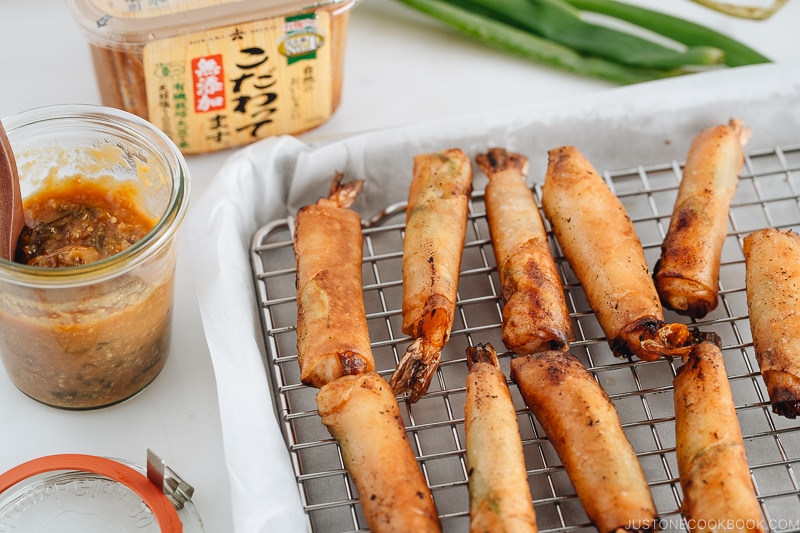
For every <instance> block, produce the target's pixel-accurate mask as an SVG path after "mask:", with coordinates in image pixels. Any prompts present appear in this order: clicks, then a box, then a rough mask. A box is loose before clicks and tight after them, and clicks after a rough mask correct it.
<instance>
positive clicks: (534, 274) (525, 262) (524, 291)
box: [476, 148, 575, 355]
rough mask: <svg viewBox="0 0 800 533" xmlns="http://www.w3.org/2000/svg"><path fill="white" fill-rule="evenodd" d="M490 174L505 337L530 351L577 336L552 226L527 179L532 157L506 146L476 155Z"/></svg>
mask: <svg viewBox="0 0 800 533" xmlns="http://www.w3.org/2000/svg"><path fill="white" fill-rule="evenodd" d="M476 162H477V164H478V166H479V167H480V168H481V170H482V171H483V172H484V173H485V174H486V175H487V177H488V178H489V184H488V185H487V187H486V191H485V201H486V214H487V218H488V221H489V231H490V233H491V237H492V246H493V248H494V253H495V262H496V264H497V272H498V275H499V278H500V285H501V289H502V297H503V304H504V305H503V343H504V344H505V345H506V347H507V348H508V349H509V350H512V351H514V352H516V353H518V354H521V355H526V354H529V353H534V352H537V351H541V350H548V349H550V350H567V349H569V343H570V342H572V341H573V340H574V338H575V337H574V333H573V330H572V321H571V319H570V315H569V309H568V308H567V303H566V299H565V297H564V289H563V287H562V285H561V279H560V276H559V274H558V270H557V268H556V264H555V261H554V260H553V256H552V254H551V252H550V245H549V243H548V241H547V231H546V229H545V227H544V222H543V221H542V217H541V215H540V214H539V208H538V206H537V205H536V199H535V198H534V196H533V192H532V191H531V189H530V187H528V184H527V182H526V177H525V172H526V171H527V167H528V161H527V159H526V158H525V157H524V156H522V155H520V154H516V153H513V152H507V151H506V150H504V149H502V148H493V149H491V150H489V151H488V152H487V153H486V154H480V155H478V156H477V157H476Z"/></svg>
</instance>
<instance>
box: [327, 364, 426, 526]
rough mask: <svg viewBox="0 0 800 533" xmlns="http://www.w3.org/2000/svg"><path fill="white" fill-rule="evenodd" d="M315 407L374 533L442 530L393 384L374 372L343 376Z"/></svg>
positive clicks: (329, 386) (330, 387)
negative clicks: (331, 438) (356, 491)
mask: <svg viewBox="0 0 800 533" xmlns="http://www.w3.org/2000/svg"><path fill="white" fill-rule="evenodd" d="M317 406H318V408H319V414H320V416H321V417H322V423H323V424H325V426H326V427H327V428H328V431H329V432H330V434H331V435H332V436H333V438H335V439H336V442H338V443H339V447H340V448H341V452H342V459H343V460H344V464H345V467H346V468H347V471H348V473H349V474H350V477H351V478H352V479H353V482H354V483H355V485H356V488H357V489H358V494H359V501H360V502H361V507H362V509H363V511H364V517H365V518H366V521H367V524H368V525H369V528H370V531H373V532H375V533H408V532H410V531H414V532H420V533H427V532H439V531H441V526H440V524H439V516H438V512H437V510H436V505H435V504H434V501H433V497H432V496H431V493H430V489H429V488H428V485H427V484H426V482H425V478H424V476H423V475H422V472H421V471H420V469H419V465H418V464H417V461H416V458H415V456H414V453H413V451H412V450H411V447H410V445H409V442H408V437H407V436H406V432H405V426H404V425H403V419H402V417H401V415H400V407H399V406H398V404H397V399H396V398H395V396H394V393H393V392H392V389H391V388H390V387H389V384H388V383H386V381H384V379H383V378H381V377H380V375H379V374H377V373H374V372H371V373H368V374H362V375H360V376H345V377H342V378H339V379H337V380H335V381H333V382H331V383H329V384H327V385H325V386H324V387H322V389H320V391H319V393H318V394H317Z"/></svg>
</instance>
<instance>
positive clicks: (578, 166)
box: [542, 146, 691, 361]
mask: <svg viewBox="0 0 800 533" xmlns="http://www.w3.org/2000/svg"><path fill="white" fill-rule="evenodd" d="M542 207H543V208H544V212H545V215H546V216H547V219H548V220H549V221H550V224H551V225H552V227H553V233H554V234H555V236H556V239H557V240H558V243H559V245H560V247H561V250H562V251H563V252H564V256H565V257H566V258H567V261H568V262H569V265H570V267H571V268H572V270H573V271H574V272H575V275H576V276H577V277H578V279H579V280H580V282H581V285H582V286H583V289H584V291H585V292H586V297H587V299H588V301H589V305H590V306H591V308H592V310H593V311H594V312H595V315H596V316H597V319H598V321H599V322H600V326H601V327H602V328H603V331H604V332H605V334H606V337H607V339H608V343H609V345H610V346H611V349H612V350H613V352H614V353H615V355H618V356H628V355H636V356H638V357H639V358H640V359H643V360H646V361H653V360H656V359H658V358H659V357H661V356H666V357H674V356H682V355H685V354H687V353H688V352H689V350H691V346H690V344H691V333H690V332H689V329H688V328H687V327H686V326H685V325H684V324H666V323H664V313H663V310H662V307H661V302H660V301H659V297H658V293H656V289H655V286H654V285H653V278H652V276H651V275H650V271H649V269H648V266H647V261H646V259H645V256H644V250H643V249H642V243H641V241H639V237H638V236H637V234H636V228H635V227H634V226H633V222H632V221H631V219H630V217H629V216H628V214H627V213H626V211H625V207H624V206H623V205H622V203H621V202H620V200H619V198H617V197H616V195H614V193H613V192H612V191H611V189H609V188H608V186H607V185H606V183H605V181H604V180H603V178H602V177H601V176H600V175H599V174H598V173H597V171H595V169H594V168H593V167H592V165H591V164H590V163H589V161H587V160H586V158H584V156H583V154H581V153H580V152H579V151H578V150H577V149H576V148H575V147H572V146H564V147H561V148H557V149H555V150H551V151H550V152H549V163H548V167H547V173H546V175H545V180H544V185H543V187H542Z"/></svg>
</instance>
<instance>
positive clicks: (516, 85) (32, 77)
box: [0, 0, 800, 533]
mask: <svg viewBox="0 0 800 533" xmlns="http://www.w3.org/2000/svg"><path fill="white" fill-rule="evenodd" d="M640 3H642V2H640ZM650 4H651V5H652V3H650ZM658 5H659V7H660V9H662V10H665V11H669V12H670V13H673V14H677V15H680V16H683V17H685V18H688V19H691V20H694V21H697V22H701V23H703V24H706V25H708V26H711V27H713V28H715V29H717V30H719V31H722V32H725V33H728V34H730V35H732V36H735V37H737V38H738V39H740V40H741V41H743V42H745V43H747V44H749V45H751V46H753V47H754V48H756V49H758V50H759V51H761V52H762V53H764V54H765V55H767V56H768V57H770V58H772V59H773V60H775V61H776V62H787V63H788V62H796V61H797V60H798V59H800V47H798V46H797V43H796V31H797V29H796V28H797V25H798V23H800V2H798V1H795V2H789V4H788V5H787V6H786V7H784V8H783V10H782V11H780V12H779V13H778V14H777V15H776V16H774V17H773V18H772V19H769V20H767V21H762V22H752V21H742V20H739V19H734V18H732V17H727V16H724V15H720V14H717V13H714V12H712V11H709V10H707V9H705V8H702V7H699V6H697V5H695V4H693V3H691V2H689V1H688V0H662V1H661V2H658ZM0 73H1V74H0V117H6V116H9V115H12V114H14V113H17V112H20V111H23V110H26V109H29V108H33V107H38V106H43V105H50V104H58V103H100V101H99V94H98V90H97V86H96V82H95V77H94V70H93V68H92V64H91V60H90V57H89V49H88V47H87V45H86V42H85V40H84V38H83V36H82V34H81V33H80V32H79V30H78V27H77V24H76V23H75V22H74V21H73V19H72V18H71V15H70V13H69V11H68V9H67V6H66V3H65V0H2V2H0ZM612 87H613V85H612V84H610V83H606V82H603V81H598V80H594V79H589V78H583V77H580V76H576V75H572V74H567V73H564V72H562V71H558V70H554V69H552V68H550V67H547V66H541V65H537V64H533V63H531V62H528V61H525V60H522V59H518V58H515V57H512V56H509V55H506V54H504V53H501V52H498V51H495V50H492V49H489V48H486V47H485V46H483V45H481V44H479V43H477V42H475V41H473V40H471V39H469V38H466V37H462V36H460V35H457V34H455V33H454V32H452V31H450V30H448V29H445V28H443V27H441V26H439V25H438V24H437V23H435V22H433V21H431V20H429V19H427V18H425V17H423V16H421V15H419V14H418V13H416V12H413V11H411V10H410V9H408V8H406V7H405V6H403V5H401V4H398V3H396V2H395V1H394V0H364V1H363V2H362V4H360V5H359V6H358V7H356V9H355V10H354V11H353V13H352V17H351V21H350V31H349V37H348V44H347V52H346V63H345V77H344V89H343V98H342V103H341V106H340V107H339V109H338V111H337V112H336V113H335V115H334V116H333V117H332V118H331V119H330V120H329V121H328V122H327V123H326V124H324V125H323V126H321V127H320V128H318V129H316V130H314V131H312V132H309V133H307V134H305V135H303V136H301V137H300V138H301V139H303V140H306V141H308V142H314V141H320V140H324V139H327V138H332V137H338V136H341V135H347V134H351V133H356V132H362V131H369V130H374V129H380V128H386V127H392V126H399V125H405V124H410V123H417V122H420V121H428V120H439V119H447V118H450V117H456V116H460V115H465V114H471V113H491V112H493V111H502V110H508V109H513V108H518V107H524V106H526V105H528V104H531V103H533V102H539V103H541V102H543V101H544V102H546V101H552V102H555V101H556V100H564V99H569V98H574V97H577V96H580V95H583V94H587V93H591V92H596V91H604V90H609V89H611V88H612ZM232 153H233V150H228V151H224V152H217V153H214V154H208V155H199V156H190V157H187V160H188V164H189V167H190V172H191V178H192V196H193V198H195V199H196V198H198V197H199V196H200V195H201V194H202V193H203V191H204V189H205V188H206V186H207V184H208V183H209V182H210V180H212V179H213V177H214V176H215V174H216V173H217V171H218V170H219V168H220V166H221V165H222V163H223V162H224V161H225V160H226V159H227V158H228V157H229V156H230V155H231V154H232ZM180 254H181V255H180V256H179V263H178V269H179V276H178V286H177V292H176V299H177V302H176V310H175V311H176V312H175V329H174V349H173V354H172V356H171V357H170V359H169V361H168V363H167V366H166V368H165V370H164V371H163V373H162V374H161V376H159V378H158V379H157V380H156V381H155V382H154V383H153V384H152V385H151V386H150V387H149V388H148V389H146V391H145V392H143V393H142V394H140V395H139V396H137V397H135V398H134V399H132V400H130V401H128V402H125V403H123V404H121V405H118V406H114V407H111V408H107V409H101V410H97V411H92V412H66V411H61V410H56V409H52V408H49V407H45V406H43V405H40V404H38V403H36V402H34V401H33V400H30V399H28V398H27V397H25V396H24V395H23V394H22V393H20V392H19V391H17V389H16V388H15V387H14V386H13V385H12V384H11V382H10V381H9V380H8V378H7V376H6V375H5V373H3V372H0V405H2V406H3V408H2V409H0V427H2V428H3V430H2V437H0V443H1V444H0V471H5V470H7V469H9V468H11V467H13V466H15V465H17V464H19V463H20V462H23V461H26V460H29V459H33V458H35V457H39V456H42V455H49V454H55V453H86V454H94V455H101V456H109V457H116V458H122V459H126V460H129V461H133V462H136V463H139V464H143V463H144V462H145V453H146V449H147V448H152V449H153V450H154V451H155V452H156V453H158V454H159V455H161V457H162V458H163V459H165V460H166V461H167V463H168V464H169V465H170V466H172V467H173V468H174V469H175V470H176V471H177V472H178V473H179V474H180V475H181V476H183V477H184V478H185V479H186V480H187V481H188V482H189V483H191V484H192V485H194V487H195V488H196V493H195V497H194V501H195V504H196V506H197V508H198V510H199V512H200V514H201V515H202V517H203V520H204V523H205V528H206V531H208V532H210V533H223V532H229V531H231V530H232V525H231V524H232V520H231V505H230V501H229V492H228V486H229V483H228V477H227V472H226V469H225V464H224V456H223V450H222V439H221V434H220V421H219V410H218V407H217V399H216V398H217V397H216V384H215V380H214V374H213V368H212V365H211V361H210V358H209V355H208V348H207V346H206V343H205V339H204V336H203V326H202V322H201V320H200V314H199V310H198V306H197V301H196V298H195V285H194V283H195V282H194V279H193V276H192V264H191V258H190V257H189V254H188V249H187V246H186V243H185V238H184V239H183V240H182V241H181V249H180ZM240 533H241V532H240ZM247 533H251V532H247Z"/></svg>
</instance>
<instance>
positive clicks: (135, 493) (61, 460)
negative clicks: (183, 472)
mask: <svg viewBox="0 0 800 533" xmlns="http://www.w3.org/2000/svg"><path fill="white" fill-rule="evenodd" d="M145 473H146V475H145ZM193 493H194V489H193V488H192V487H191V485H189V484H187V483H186V482H185V481H183V480H182V479H181V478H180V477H178V476H177V474H175V472H174V471H172V469H170V468H169V467H167V466H166V465H164V463H163V461H161V460H160V459H159V458H158V457H157V456H156V455H155V454H154V453H153V452H152V451H150V450H148V457H147V469H146V470H145V469H143V468H141V467H139V466H137V465H134V464H132V463H127V462H125V461H120V460H115V459H108V458H104V457H96V456H91V455H80V454H61V455H51V456H47V457H40V458H38V459H33V460H31V461H28V462H26V463H23V464H21V465H18V466H16V467H14V468H12V469H11V470H9V471H7V472H5V473H3V474H0V531H20V532H31V533H39V532H45V531H58V532H60V533H79V532H80V533H83V532H86V531H92V532H98V533H106V532H108V533H118V532H119V533H122V532H134V531H135V532H137V533H139V532H153V533H180V532H185V533H202V532H203V531H204V529H203V525H202V520H201V519H200V516H199V514H198V513H197V510H196V509H195V507H194V504H193V503H192V501H191V496H192V494H193Z"/></svg>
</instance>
